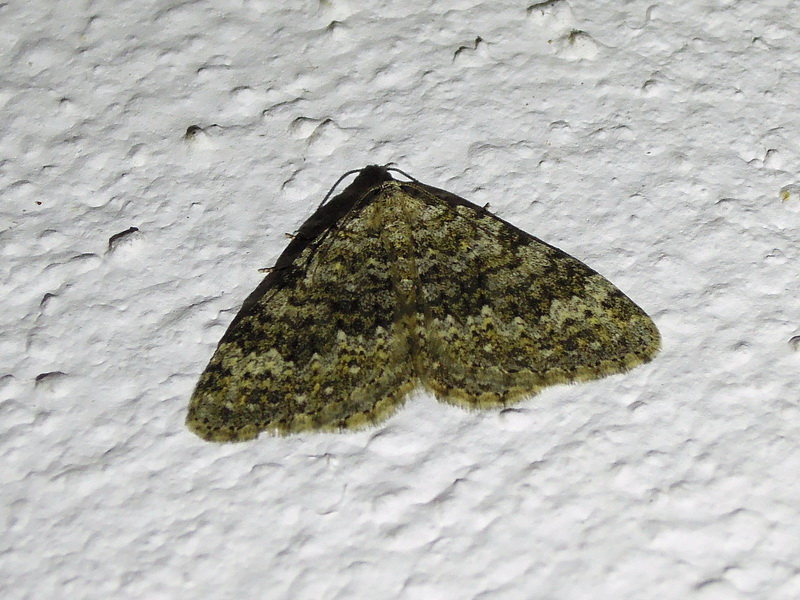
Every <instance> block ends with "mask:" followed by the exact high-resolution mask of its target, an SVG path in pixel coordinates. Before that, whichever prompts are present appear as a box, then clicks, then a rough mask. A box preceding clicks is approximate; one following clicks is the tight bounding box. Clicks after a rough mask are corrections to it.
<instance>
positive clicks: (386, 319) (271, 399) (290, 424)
mask: <svg viewBox="0 0 800 600" xmlns="http://www.w3.org/2000/svg"><path fill="white" fill-rule="evenodd" d="M381 206H382V205H381V204H380V203H378V204H370V205H368V206H366V208H365V209H364V211H362V212H358V211H355V210H354V211H352V212H351V213H350V214H349V215H347V216H346V217H345V218H343V219H342V220H341V221H340V222H339V224H338V226H337V227H334V228H332V229H329V230H323V231H322V232H321V233H320V235H319V239H318V240H316V241H314V242H313V243H310V244H309V245H308V246H307V247H306V248H305V250H303V252H302V253H301V254H300V255H299V256H298V257H297V258H295V260H294V261H293V263H292V264H290V265H288V266H285V267H283V271H282V272H280V273H276V275H279V276H280V277H278V278H277V279H276V283H273V284H271V285H270V286H268V287H267V290H266V292H265V293H264V295H262V296H261V297H260V298H258V299H257V301H256V302H255V303H254V304H253V305H252V306H251V307H249V309H248V310H247V311H246V313H247V314H245V315H244V316H242V317H240V318H238V320H237V321H236V322H235V323H234V325H233V327H232V328H231V329H230V330H229V331H228V332H227V333H226V335H225V337H224V338H223V340H222V342H221V343H220V345H219V346H218V348H217V350H216V352H215V354H214V356H213V358H212V359H211V362H210V363H209V365H208V367H207V368H206V370H205V372H204V373H203V375H202V376H201V378H200V382H199V383H198V385H197V388H196V389H195V392H194V395H193V396H192V400H191V402H190V405H189V414H188V418H187V424H188V426H189V428H190V429H192V430H193V431H194V432H195V433H197V434H198V435H199V436H200V437H202V438H205V439H207V440H213V441H242V440H246V439H250V438H253V437H255V436H257V435H258V434H259V433H260V432H261V431H270V432H273V433H293V432H299V431H304V430H330V431H338V430H341V429H348V428H349V429H353V428H359V427H362V426H365V425H368V424H371V423H373V422H377V421H379V420H381V419H383V418H385V417H387V416H389V415H390V414H391V413H392V412H394V411H395V410H396V409H397V408H398V407H399V406H400V405H401V404H402V402H403V400H404V397H405V396H406V394H407V393H408V392H409V391H410V390H411V389H413V387H415V386H416V385H417V379H416V376H415V375H414V373H413V362H412V360H410V355H409V348H408V340H409V337H410V336H409V330H411V329H413V328H414V325H413V322H412V319H413V316H412V315H403V314H399V306H398V301H397V293H396V291H395V288H396V277H397V274H396V269H395V268H394V265H396V264H397V261H396V260H395V258H394V257H391V256H389V255H388V254H387V248H390V246H387V244H386V243H385V240H384V239H383V235H382V232H383V231H384V229H385V223H384V222H383V219H382V218H381V215H380V214H377V215H376V214H374V213H376V212H380V208H381Z"/></svg>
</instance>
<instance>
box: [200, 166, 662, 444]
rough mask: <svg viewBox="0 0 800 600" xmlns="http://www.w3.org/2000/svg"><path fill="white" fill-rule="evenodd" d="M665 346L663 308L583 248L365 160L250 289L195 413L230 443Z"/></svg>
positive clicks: (630, 357)
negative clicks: (549, 239)
mask: <svg viewBox="0 0 800 600" xmlns="http://www.w3.org/2000/svg"><path fill="white" fill-rule="evenodd" d="M406 177H408V176H406ZM409 179H411V178H410V177H409ZM660 345H661V338H660V335H659V332H658V329H657V328H656V326H655V324H654V323H653V321H652V320H651V319H650V317H648V316H647V314H646V313H645V312H644V311H643V310H642V309H641V308H639V307H638V306H637V305H636V304H634V303H633V301H631V300H630V299H629V298H628V297H627V296H626V295H625V294H623V293H622V292H621V291H620V290H619V289H617V288H616V287H615V286H614V285H613V284H612V283H611V282H609V281H608V280H607V279H605V278H604V277H602V276H601V275H599V274H598V273H596V272H595V271H593V270H592V269H590V268H589V267H587V266H586V265H584V264H583V263H582V262H581V261H579V260H577V259H575V258H573V257H571V256H570V255H568V254H566V253H565V252H562V251H561V250H559V249H558V248H555V247H553V246H551V245H549V244H547V243H545V242H543V241H541V240H539V239H537V238H535V237H533V236H531V235H529V234H527V233H525V232H524V231H522V230H521V229H518V228H517V227H515V226H514V225H511V224H510V223H507V222H506V221H504V220H502V219H500V218H498V217H496V216H495V215H493V214H491V213H490V212H489V211H488V210H487V209H486V208H481V207H479V206H476V205H475V204H472V203H471V202H468V201H467V200H464V199H463V198H460V197H459V196H456V195H454V194H451V193H450V192H447V191H444V190H441V189H437V188H435V187H431V186H429V185H425V184H423V183H420V182H419V181H416V180H413V179H411V180H410V181H399V180H396V179H394V178H393V177H392V174H391V172H390V170H389V169H387V168H385V167H380V166H374V165H373V166H367V167H365V168H364V169H361V170H360V171H359V172H358V176H357V177H356V178H355V180H354V181H353V182H352V183H351V184H350V185H349V186H348V187H347V188H346V189H345V190H344V191H343V192H342V193H340V194H339V195H337V196H335V197H334V198H333V199H331V200H330V201H328V202H324V203H323V204H322V205H321V206H320V208H319V209H318V210H317V212H316V213H315V214H314V215H312V216H311V217H310V218H309V219H308V220H307V221H306V222H305V223H304V224H303V226H302V227H301V228H300V229H299V231H298V232H297V235H296V236H294V238H293V239H292V241H291V242H290V244H289V245H288V247H287V248H286V250H285V251H284V252H283V254H281V256H280V258H279V259H278V261H277V263H276V264H275V267H274V268H273V269H271V270H270V272H269V274H268V275H267V276H266V278H265V279H264V281H263V282H262V283H261V284H260V285H259V286H258V288H256V290H255V291H254V292H253V293H252V294H251V295H250V296H249V297H248V299H247V300H246V301H245V302H244V305H243V306H242V309H241V311H240V312H239V314H238V315H237V316H236V317H235V319H234V320H233V322H232V323H231V325H230V327H229V329H228V330H227V332H226V333H225V335H224V336H223V337H222V339H221V341H220V343H219V345H218V346H217V349H216V352H215V353H214V355H213V357H212V358H211V361H210V362H209V364H208V366H207V367H206V369H205V371H204V372H203V374H202V376H201V377H200V381H199V383H198V384H197V387H196V389H195V391H194V394H193V395H192V398H191V401H190V404H189V412H188V416H187V425H188V427H189V428H190V429H191V430H192V431H194V432H195V433H196V434H197V435H199V436H200V437H201V438H204V439H206V440H211V441H218V442H225V441H243V440H249V439H252V438H254V437H256V436H258V435H259V433H261V432H270V433H277V434H290V433H296V432H302V431H342V430H349V429H358V428H363V427H366V426H369V425H372V424H376V423H379V422H381V421H383V420H384V419H386V418H387V417H389V416H390V415H391V414H392V413H394V412H395V411H396V410H397V409H398V408H399V407H400V406H401V405H402V404H403V402H404V401H405V398H406V396H407V395H408V394H409V392H411V391H412V390H414V389H415V388H417V387H420V386H421V387H423V388H424V389H426V390H428V391H429V392H431V393H432V394H434V395H435V396H436V398H437V399H439V400H440V401H442V402H447V403H450V404H456V405H459V406H462V407H466V408H470V409H478V408H488V407H502V406H508V405H510V404H513V403H515V402H517V401H519V400H521V399H523V398H525V397H529V396H532V395H534V394H536V393H537V392H539V391H540V390H541V389H542V388H544V387H546V386H550V385H554V384H561V383H570V382H578V381H586V380H591V379H596V378H600V377H604V376H607V375H611V374H614V373H621V372H624V371H627V370H629V369H631V368H633V367H635V366H637V365H640V364H642V363H646V362H648V361H650V360H651V359H652V358H653V357H654V356H655V355H656V354H657V353H658V351H659V348H660Z"/></svg>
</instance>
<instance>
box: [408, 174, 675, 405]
mask: <svg viewBox="0 0 800 600" xmlns="http://www.w3.org/2000/svg"><path fill="white" fill-rule="evenodd" d="M403 189H404V191H405V193H406V194H407V195H409V196H410V197H414V198H416V203H415V205H416V206H418V207H419V213H418V214H417V215H416V218H417V219H418V220H419V223H418V226H417V227H415V229H414V233H413V235H414V242H415V247H416V248H417V250H416V253H417V261H416V262H417V268H418V273H419V285H420V290H421V291H420V307H421V313H422V315H421V316H420V318H419V323H420V331H421V334H422V335H423V336H424V339H425V346H426V348H427V354H428V361H426V362H425V363H424V364H425V365H426V369H425V371H424V373H420V377H421V379H422V381H423V383H424V384H425V385H426V386H427V387H428V388H430V389H432V390H433V391H434V392H435V393H436V395H437V396H438V397H439V398H440V399H442V400H444V401H446V402H450V403H453V404H460V405H464V406H468V407H488V406H497V405H505V404H508V403H510V402H513V401H515V400H518V399H520V398H522V397H524V396H530V395H532V394H535V393H536V392H537V391H539V390H540V389H541V388H542V387H544V386H548V385H553V384H557V383H567V382H573V381H582V380H588V379H596V378H599V377H603V376H606V375H610V374H613V373H620V372H623V371H627V370H629V369H631V368H633V367H635V366H637V365H639V364H641V363H643V362H647V361H649V360H650V359H651V358H652V357H653V356H655V354H657V353H658V350H659V348H660V345H661V342H660V335H659V333H658V330H657V329H656V326H655V324H654V323H653V322H652V320H651V319H650V318H649V317H648V316H647V315H646V314H645V313H644V311H642V309H640V308H639V307H638V306H637V305H636V304H634V303H633V302H632V301H631V300H630V299H629V298H628V297H627V296H625V294H623V293H622V292H621V291H620V290H619V289H617V288H616V287H615V286H614V285H613V284H612V283H611V282H609V281H608V280H607V279H605V278H604V277H602V276H601V275H599V274H597V273H596V272H595V271H593V270H592V269H590V268H589V267H587V266H586V265H584V264H583V263H582V262H580V261H578V260H576V259H574V258H572V257H571V256H569V255H568V254H566V253H564V252H562V251H561V250H558V249H557V248H554V247H552V246H550V245H548V244H546V243H544V242H542V241H541V240H538V239H536V238H534V237H533V236H530V235H528V234H527V233H525V232H524V231H521V230H520V229H517V228H516V227H514V226H512V225H510V224H509V223H506V222H505V221H502V220H501V219H498V218H497V217H495V216H494V215H492V214H490V213H488V212H487V211H486V210H484V209H482V208H479V207H477V206H475V205H474V204H471V203H469V202H467V201H465V200H463V199H461V198H458V197H457V196H453V195H452V194H449V193H447V192H443V191H441V190H436V189H435V188H430V187H428V186H422V185H419V184H412V183H409V184H404V187H403Z"/></svg>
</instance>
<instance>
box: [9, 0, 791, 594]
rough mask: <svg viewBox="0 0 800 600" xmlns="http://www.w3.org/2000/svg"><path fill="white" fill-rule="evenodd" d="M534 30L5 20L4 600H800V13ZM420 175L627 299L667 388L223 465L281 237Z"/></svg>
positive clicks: (485, 0)
mask: <svg viewBox="0 0 800 600" xmlns="http://www.w3.org/2000/svg"><path fill="white" fill-rule="evenodd" d="M366 6H368V8H364V7H366ZM527 7H528V5H527V4H526V3H525V2H518V1H517V2H510V1H505V2H503V1H499V2H498V1H490V0H473V1H471V2H470V1H461V0H455V1H442V2H433V1H429V2H423V1H421V0H416V1H413V0H406V1H404V2H369V3H363V2H357V1H356V0H326V1H324V2H317V1H315V0H305V1H300V2H277V1H271V0H255V1H251V2H246V1H238V2H237V1H222V2H218V1H210V0H208V1H201V0H198V1H193V2H178V1H174V0H162V1H141V2H111V1H109V0H98V1H96V2H85V1H80V2H79V1H75V0H72V1H65V2H58V3H55V2H48V1H45V0H39V1H36V2H13V1H12V2H7V3H2V4H0V253H2V259H1V260H0V282H1V283H0V285H2V292H3V293H2V300H3V301H2V307H3V309H2V311H0V464H2V468H1V469H0V477H2V479H1V480H0V483H1V484H2V487H0V490H1V492H0V493H2V499H3V501H2V503H1V504H0V506H1V507H2V511H3V517H4V527H3V534H2V536H0V590H1V591H2V595H3V597H4V598H10V599H17V598H36V599H41V598H64V597H70V598H165V599H173V598H209V599H210V598H214V599H220V598H222V599H227V598H231V599H234V598H236V599H239V598H287V599H288V598H291V599H320V598H326V599H328V598H335V599H352V598H359V599H360V598H368V599H371V598H386V599H388V598H398V599H401V598H402V599H415V598H420V599H453V600H456V599H457V600H463V599H465V598H481V599H489V598H491V599H516V598H520V599H522V598H545V599H562V598H569V599H576V598H592V599H594V598H653V599H660V598H719V599H725V600H736V599H739V598H752V599H759V600H760V599H763V598H771V599H794V598H797V597H800V576H798V567H799V566H800V503H799V502H798V497H800V484H799V483H798V480H799V479H800V475H799V474H800V453H798V445H799V444H800V410H798V400H799V399H800V398H798V394H800V378H799V377H798V370H799V368H800V353H796V352H795V351H794V350H793V348H792V346H791V344H790V343H789V340H790V339H791V338H792V337H793V336H795V335H798V334H800V290H799V289H798V287H799V284H798V273H799V272H800V244H798V230H797V222H798V219H799V218H800V194H799V193H798V190H800V188H797V187H795V188H789V190H788V191H787V192H786V193H785V194H784V196H785V197H787V198H788V200H785V201H782V200H781V190H782V189H784V188H786V186H792V185H795V184H798V182H800V174H798V161H799V159H800V109H799V108H798V104H799V103H800V21H799V20H798V19H797V18H796V17H797V15H798V10H799V9H800V6H798V3H797V2H792V1H789V0H783V1H778V0H763V1H759V2H751V1H744V0H742V1H738V2H737V1H717V2H709V3H703V2H673V3H660V4H651V2H650V0H632V1H628V2H622V3H619V2H615V3H611V2H600V1H586V2H579V1H577V0H570V1H563V0H562V1H558V2H553V3H550V4H549V5H547V6H545V7H540V8H534V9H532V10H530V11H528V10H526V9H527ZM575 31H579V32H582V33H574V32H575ZM477 37H480V38H481V39H482V41H481V42H479V43H477V45H476V38H477ZM191 125H199V126H201V127H203V128H204V129H205V133H204V134H201V135H199V136H197V137H195V139H194V140H193V141H187V140H185V139H184V137H183V136H184V132H185V131H186V129H187V127H189V126H191ZM389 161H394V162H396V163H397V164H398V166H400V167H401V168H403V169H404V170H406V171H407V172H409V173H410V174H412V175H414V176H415V177H417V178H419V179H420V180H421V181H423V182H425V183H429V184H431V185H434V186H437V187H443V188H445V189H448V190H450V191H452V192H454V193H457V194H459V195H462V196H464V197H466V198H468V199H470V200H472V201H473V202H475V203H477V204H485V203H487V202H488V203H490V204H491V207H492V210H493V211H495V212H496V213H497V214H498V215H499V216H501V217H503V218H505V219H507V220H509V221H511V222H512V223H514V224H516V225H518V226H519V227H521V228H523V229H525V230H527V231H529V232H530V233H532V234H534V235H536V236H538V237H541V238H542V239H544V240H546V241H548V242H550V243H553V244H555V245H557V246H559V247H561V248H562V249H564V250H566V251H567V252H570V253H571V254H573V255H574V256H576V257H577V258H580V259H582V260H584V261H585V262H586V263H588V264H589V265H590V266H592V267H593V268H595V269H597V270H599V271H600V272H601V273H603V274H604V275H606V276H607V277H608V278H609V279H611V280H612V281H613V282H614V283H616V284H617V285H618V286H619V287H620V288H622V289H623V290H624V291H625V292H626V293H627V294H628V295H630V296H631V297H632V298H633V299H634V300H635V301H636V302H637V303H639V304H640V305H641V306H642V307H643V308H644V309H645V310H646V311H648V312H649V313H650V314H651V315H652V316H653V318H654V319H655V321H656V323H657V324H658V326H659V327H660V329H661V332H662V334H663V337H664V349H663V352H662V354H661V355H660V356H659V357H658V358H657V359H656V360H655V361H654V362H653V363H651V364H650V365H646V366H644V367H640V368H638V369H636V370H635V371H633V372H631V373H629V374H627V375H624V376H615V377H611V378H609V379H605V380H602V381H598V382H593V383H588V384H584V385H580V386H563V387H558V388H553V389H550V390H548V391H546V392H545V393H543V394H541V395H540V396H537V397H535V398H533V399H531V400H528V401H526V402H524V403H522V404H520V405H519V406H517V407H515V408H514V409H511V410H506V411H502V412H498V411H494V412H483V413H470V412H466V411H462V410H460V409H457V408H453V407H450V406H445V405H440V404H438V403H436V402H435V401H434V400H433V399H432V398H431V397H429V396H426V395H424V394H417V395H415V396H414V397H413V398H411V399H410V400H409V402H408V404H407V406H406V408H405V409H404V410H402V411H401V412H400V413H399V414H397V415H396V416H395V417H393V418H392V419H391V420H389V421H388V422H387V423H385V425H383V426H381V427H378V428H375V429H372V430H368V431H364V432H360V433H355V434H343V435H303V436H296V437H289V438H268V437H262V438H261V439H259V440H257V441H254V442H252V443H245V444H240V445H213V444H208V443H206V442H203V441H201V440H200V439H198V438H196V437H195V436H194V435H192V434H191V433H189V432H188V431H187V430H186V429H185V428H184V425H183V419H184V416H185V409H186V405H187V402H188V399H189V396H190V394H191V391H192V388H193V386H194V384H195V382H196V381H197V378H198V376H199V374H200V372H201V371H202V369H203V367H204V366H205V363H206V362H207V360H208V359H209V357H210V355H211V353H212V351H213V349H214V347H215V345H216V343H217V341H218V340H219V337H220V336H221V335H222V333H223V331H224V330H225V328H226V326H227V324H228V323H229V322H230V320H231V319H232V318H233V315H234V314H235V312H236V310H237V309H238V307H239V305H240V303H241V302H242V300H243V299H244V298H245V297H246V296H247V294H248V293H249V292H250V291H251V290H252V289H253V288H254V287H255V286H256V285H257V283H258V282H259V281H260V279H261V277H262V275H261V274H259V272H258V269H259V268H262V267H268V266H270V265H271V264H272V263H273V261H274V260H275V258H276V257H277V256H278V255H279V253H280V252H281V250H282V248H283V247H284V246H285V245H286V243H287V241H286V239H285V237H284V233H285V232H291V231H293V230H294V229H295V228H296V227H298V226H299V224H301V223H302V222H303V221H304V220H305V218H306V217H308V216H309V215H310V214H311V213H312V212H313V210H314V208H315V207H316V205H317V204H318V203H319V201H320V200H321V199H322V197H323V196H324V194H325V193H326V192H327V190H328V188H329V187H330V186H331V185H332V184H333V183H334V181H335V180H336V179H337V177H338V176H339V175H340V174H341V173H343V172H344V171H346V170H349V169H354V168H358V167H361V166H364V165H366V164H369V163H386V162H389ZM130 227H137V228H138V229H139V231H138V232H136V233H134V234H132V235H130V236H128V237H126V238H124V239H122V240H120V241H119V243H118V244H116V245H115V248H114V250H113V251H109V238H110V237H111V236H112V235H114V234H116V233H119V232H121V231H124V230H126V229H128V228H130Z"/></svg>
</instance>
